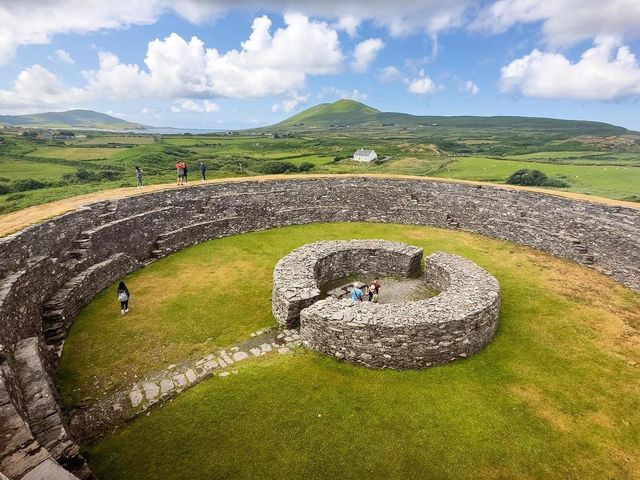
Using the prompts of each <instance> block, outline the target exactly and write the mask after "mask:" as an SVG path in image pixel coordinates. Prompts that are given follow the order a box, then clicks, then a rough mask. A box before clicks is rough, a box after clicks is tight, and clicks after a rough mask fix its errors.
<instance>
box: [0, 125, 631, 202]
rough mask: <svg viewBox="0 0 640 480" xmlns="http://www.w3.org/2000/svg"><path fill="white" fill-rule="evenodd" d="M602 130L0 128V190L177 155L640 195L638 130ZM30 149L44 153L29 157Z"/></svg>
mask: <svg viewBox="0 0 640 480" xmlns="http://www.w3.org/2000/svg"><path fill="white" fill-rule="evenodd" d="M589 138H590V140H591V137H589ZM594 138H597V137H594ZM602 138H603V142H602V144H599V143H593V142H592V143H585V142H584V141H583V137H579V136H577V137H575V139H573V137H571V136H566V135H565V136H561V135H559V134H555V133H539V132H528V131H527V130H518V129H516V128H513V129H508V128H504V129H493V130H492V129H484V130H483V129H482V128H477V127H474V128H468V129H466V130H461V129H456V128H453V127H447V128H442V129H433V128H432V129H429V128H424V127H388V128H382V127H380V126H377V127H376V126H371V127H366V128H365V127H358V128H353V129H346V128H344V129H332V128H328V129H324V130H321V129H318V130H317V131H312V130H309V131H304V132H299V133H298V132H284V133H282V134H276V133H274V134H271V133H268V134H267V132H264V131H261V130H256V131H246V132H243V133H242V134H237V135H235V134H234V135H223V134H215V135H214V134H207V135H123V134H113V135H109V134H105V135H99V134H95V135H94V136H92V137H91V138H78V139H77V140H72V141H70V142H68V143H67V144H64V143H61V142H51V141H49V142H47V141H42V140H37V139H29V138H22V137H19V136H15V135H13V136H10V135H3V134H0V140H2V142H0V159H1V161H2V162H3V165H11V164H12V163H13V162H18V163H16V164H15V168H11V167H10V166H9V167H6V168H5V170H7V171H11V172H12V173H11V174H10V175H0V177H5V178H7V179H8V181H6V182H5V185H6V187H5V188H3V190H1V191H2V192H4V194H0V214H2V213H7V212H11V211H15V210H18V209H20V208H24V207H28V206H32V205H38V204H42V203H46V202H50V201H54V200H58V199H62V198H66V197H69V196H71V195H74V194H77V192H81V193H86V192H92V191H97V190H101V189H107V188H119V187H125V186H133V185H134V184H135V176H134V167H135V166H140V167H141V169H142V171H143V179H144V183H145V184H147V185H153V184H158V183H171V182H173V181H174V179H175V164H176V162H177V161H183V162H186V163H187V164H188V165H189V166H190V167H191V172H192V173H191V175H192V176H191V178H195V177H197V176H198V165H199V162H200V160H204V161H205V162H206V164H207V178H209V179H214V178H226V177H231V176H252V175H263V174H289V173H325V174H344V173H350V174H361V173H366V174H376V173H380V174H404V175H419V176H433V177H442V178H453V179H465V180H478V181H488V182H495V183H504V182H505V181H506V179H507V178H508V177H509V176H510V175H511V174H512V173H513V172H515V171H516V170H519V169H523V168H527V169H537V170H540V171H542V172H544V173H545V174H547V175H548V176H550V177H551V178H552V179H555V180H561V181H564V182H566V183H567V184H568V186H567V187H562V188H560V189H564V190H567V191H571V192H579V193H585V194H590V195H598V196H606V197H609V198H613V199H622V200H631V201H637V200H639V199H640V143H637V142H638V141H640V140H638V139H637V138H636V137H635V136H628V137H627V136H620V137H602ZM605 138H606V142H605V141H604V139H605ZM81 145H82V146H81ZM92 145H93V146H92ZM118 145H119V146H118ZM612 145H614V147H615V148H614V147H612ZM360 147H365V148H367V147H371V148H375V149H376V151H377V153H378V161H377V162H375V163H373V164H362V163H356V162H353V161H350V160H349V159H350V157H351V156H352V154H353V152H354V151H355V150H356V149H357V148H360ZM27 159H28V160H29V161H35V162H37V159H46V161H45V160H43V161H41V162H37V163H31V164H27V163H25V160H27ZM40 169H41V171H40ZM194 175H195V177H194ZM28 179H32V180H38V181H43V180H46V182H45V184H44V185H42V184H36V183H34V182H30V183H29V182H28V184H29V185H32V186H34V187H37V188H36V189H33V190H27V191H24V187H23V186H18V185H17V184H16V185H14V182H16V181H18V180H28ZM23 185H24V182H23ZM556 188H557V187H556Z"/></svg>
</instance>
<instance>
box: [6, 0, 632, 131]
mask: <svg viewBox="0 0 640 480" xmlns="http://www.w3.org/2000/svg"><path fill="white" fill-rule="evenodd" d="M637 55H640V0H607V1H606V2H603V1H602V0H394V1H389V0H351V1H349V2H344V1H342V0H263V1H260V2H258V1H254V0H235V1H234V0H175V1H169V0H126V1H123V0H110V1H108V2H107V1H104V0H2V1H1V2H0V114H24V113H34V112H42V111H62V110H67V109H71V108H88V109H92V110H97V111H101V112H105V113H109V114H111V115H115V116H117V117H120V118H124V119H127V120H130V121H133V122H139V123H142V124H145V125H154V126H172V127H180V128H211V129H238V128H250V127H255V126H262V125H269V124H273V123H276V122H278V121H281V120H283V119H285V118H288V117H289V116H291V115H293V114H295V113H297V112H299V111H302V110H304V109H305V108H308V107H311V106H313V105H316V104H318V103H321V102H333V101H335V100H337V99H340V98H350V99H353V100H357V101H361V102H363V103H366V104H368V105H371V106H372V107H375V108H378V109H380V110H382V111H396V112H406V113H411V114H415V115H523V116H540V117H553V118H569V119H584V120H597V121H603V122H608V123H613V124H616V125H622V126H625V127H627V128H631V129H636V130H640V102H639V100H640V62H639V61H638V58H637Z"/></svg>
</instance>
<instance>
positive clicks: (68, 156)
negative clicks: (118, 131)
mask: <svg viewBox="0 0 640 480" xmlns="http://www.w3.org/2000/svg"><path fill="white" fill-rule="evenodd" d="M120 152H122V149H121V148H107V147H105V148H99V147H98V148H81V147H40V148H38V149H37V150H35V151H34V152H31V153H30V154H29V155H27V156H29V157H44V158H61V159H63V160H99V159H102V158H109V157H111V156H112V155H115V154H116V153H120Z"/></svg>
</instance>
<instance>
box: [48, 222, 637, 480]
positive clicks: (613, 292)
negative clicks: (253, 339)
mask: <svg viewBox="0 0 640 480" xmlns="http://www.w3.org/2000/svg"><path fill="white" fill-rule="evenodd" d="M344 238H385V239H389V240H399V241H405V242H408V243H411V244H413V245H418V246H422V247H423V248H424V249H425V253H426V254H428V253H430V252H432V251H436V250H445V251H448V252H452V253H457V254H461V255H464V256H465V257H467V258H470V259H472V260H474V261H476V262H477V263H478V264H480V265H481V266H483V267H484V268H487V269H488V270H489V271H490V272H491V273H492V274H494V275H495V276H496V278H497V279H498V281H499V282H500V285H501V291H502V306H501V312H500V325H499V328H498V332H497V335H496V338H495V339H494V341H493V342H492V343H491V344H490V345H489V346H488V347H487V348H485V349H484V350H483V351H482V352H480V353H479V354H477V355H475V356H473V357H471V358H469V359H467V360H464V361H457V362H455V363H453V364H449V365H446V366H442V367H438V368H432V369H426V370H421V371H404V372H395V371H371V370H367V369H364V368H360V367H355V366H350V365H347V364H342V363H340V362H337V361H334V360H331V359H328V358H325V357H323V356H321V355H318V354H315V353H308V352H302V351H301V352H300V353H297V354H295V355H293V356H291V357H277V356H271V357H260V358H258V359H255V360H252V361H251V362H250V363H248V364H247V365H246V366H244V367H241V368H240V371H239V374H238V375H232V376H231V377H230V378H228V379H225V380H223V379H211V380H207V381H205V382H203V383H201V384H200V385H198V386H196V387H194V388H192V389H190V390H189V391H187V392H186V393H184V394H181V395H180V396H179V397H178V398H176V399H175V400H173V401H172V402H170V403H169V404H167V405H166V406H164V407H162V408H161V409H159V410H156V411H153V412H151V414H149V415H148V416H145V417H142V418H139V419H137V420H135V421H134V422H132V423H130V424H128V425H127V426H125V427H123V428H121V429H120V430H119V431H117V432H115V433H114V434H111V435H109V436H107V437H106V438H104V439H103V440H100V441H98V442H97V443H95V444H93V445H90V446H88V447H87V448H86V449H85V451H86V452H85V453H86V454H87V455H88V458H89V461H90V464H91V466H92V468H93V469H94V471H95V472H96V473H97V474H98V476H99V477H100V478H102V479H105V480H109V479H122V478H127V479H131V480H137V479H155V478H164V479H182V478H189V479H194V480H196V479H209V478H438V479H449V478H450V479H472V478H477V479H480V478H482V479H484V478H504V479H511V478H523V479H524V478H527V479H529V478H540V479H547V478H557V479H568V478H575V479H601V478H616V479H633V478H637V474H638V473H639V472H640V462H639V460H638V459H639V458H640V457H639V456H638V455H637V453H638V452H639V451H640V413H639V412H640V390H639V387H638V383H637V369H636V368H635V367H633V366H631V364H630V363H631V362H632V361H638V360H640V352H639V351H638V348H637V344H635V343H633V342H632V341H628V340H624V339H625V338H628V339H632V338H634V335H637V334H638V329H639V328H640V320H639V319H640V295H638V294H636V293H633V292H631V291H629V290H627V289H625V288H623V287H621V286H620V285H618V284H616V283H615V282H613V281H612V280H610V279H608V278H606V277H604V276H602V275H600V274H598V273H596V272H594V271H592V270H589V269H587V268H585V267H581V266H578V265H576V264H572V263H570V262H566V261H562V260H559V259H556V258H553V257H551V256H549V255H546V254H543V253H540V252H536V251H534V250H532V249H529V248H525V247H520V246H515V245H513V244H510V243H507V242H502V241H497V240H493V239H488V238H485V237H480V236H477V235H472V234H468V233H463V232H452V231H445V230H440V229H433V228H425V227H415V226H399V225H380V224H362V223H352V224H318V225H308V226H296V227H287V228H282V229H276V230H269V231H264V232H255V233H250V234H245V235H238V236H233V237H228V238H223V239H217V240H213V241H210V242H207V243H204V244H201V245H198V246H195V247H192V248H190V249H187V250H185V251H182V252H179V253H177V254H175V255H172V256H170V257H167V258H165V259H163V260H160V261H158V262H156V263H154V264H152V265H151V266H150V267H147V268H145V269H144V270H141V271H139V272H137V273H134V274H133V275H130V276H129V277H128V278H127V279H126V281H127V284H128V285H129V288H130V289H131V292H132V305H131V312H130V314H129V315H128V316H125V317H122V316H121V315H119V312H118V305H117V302H116V299H115V294H114V292H113V288H111V289H109V290H108V291H106V292H105V293H104V294H102V295H100V296H98V297H97V298H96V300H95V301H94V302H93V303H92V304H91V305H90V306H88V307H87V308H86V309H85V310H84V311H83V312H82V313H81V315H80V316H79V317H78V318H77V319H76V321H75V322H74V325H73V326H72V328H71V331H70V334H69V337H68V340H67V343H66V345H65V350H64V353H63V356H62V359H61V364H60V370H61V378H60V385H61V388H62V392H63V395H64V396H65V402H66V403H67V404H68V405H73V404H74V402H75V401H79V400H80V399H82V398H84V397H87V396H95V395H97V394H98V393H99V392H101V391H107V390H109V389H110V388H115V387H117V386H118V385H122V384H128V383H130V382H133V381H135V377H134V376H133V375H138V378H140V377H141V376H143V375H145V374H146V373H149V372H152V371H154V370H155V369H158V368H165V367H166V366H167V365H168V364H169V363H172V362H173V361H174V360H179V359H183V358H186V357H190V356H193V355H201V354H202V353H204V352H208V351H210V350H211V349H212V348H213V345H225V344H230V343H231V342H234V341H236V340H239V339H242V338H246V336H247V335H248V332H250V331H253V330H255V329H257V328H260V327H263V326H267V325H273V324H274V323H275V322H274V320H273V318H272V316H271V313H270V292H271V275H272V269H273V266H274V265H275V263H276V262H277V260H278V259H279V258H281V257H282V256H283V255H285V254H286V253H287V252H289V251H290V250H291V249H293V248H295V247H297V246H299V245H301V244H304V243H308V242H311V241H315V240H319V239H344ZM207 339H210V340H208V341H207ZM134 372H135V373H134Z"/></svg>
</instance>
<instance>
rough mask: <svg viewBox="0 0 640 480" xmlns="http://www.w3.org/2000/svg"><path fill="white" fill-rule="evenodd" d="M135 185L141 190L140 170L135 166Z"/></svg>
mask: <svg viewBox="0 0 640 480" xmlns="http://www.w3.org/2000/svg"><path fill="white" fill-rule="evenodd" d="M136 184H137V185H138V188H142V170H140V167H138V166H137V165H136Z"/></svg>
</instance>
